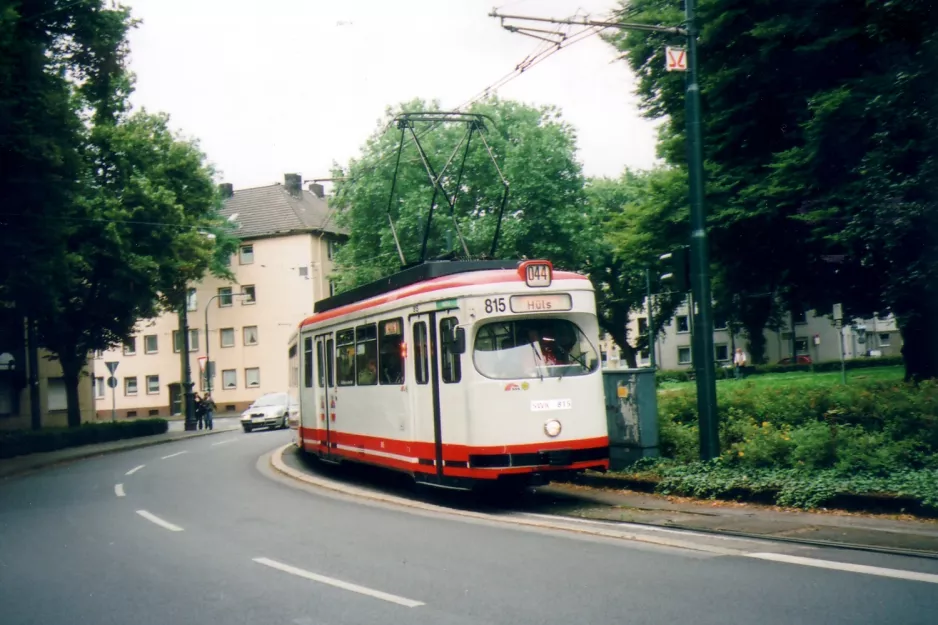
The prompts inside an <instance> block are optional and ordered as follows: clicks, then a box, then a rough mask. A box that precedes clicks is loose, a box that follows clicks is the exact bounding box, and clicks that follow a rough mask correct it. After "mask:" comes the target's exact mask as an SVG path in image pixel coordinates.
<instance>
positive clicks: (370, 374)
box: [358, 358, 378, 386]
mask: <svg viewBox="0 0 938 625" xmlns="http://www.w3.org/2000/svg"><path fill="white" fill-rule="evenodd" d="M377 382H378V367H377V365H375V361H374V359H373V358H371V359H369V360H368V366H366V367H365V368H364V369H360V370H359V371H358V384H359V385H360V386H370V385H372V384H377Z"/></svg>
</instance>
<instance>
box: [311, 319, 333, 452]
mask: <svg viewBox="0 0 938 625" xmlns="http://www.w3.org/2000/svg"><path fill="white" fill-rule="evenodd" d="M334 419H335V343H334V342H333V338H332V334H321V335H319V336H317V337H316V427H315V429H316V432H317V436H316V438H317V439H319V440H320V441H321V442H320V446H319V448H320V450H321V451H322V452H323V453H326V454H328V453H331V450H332V445H331V442H332V441H331V436H330V434H331V432H332V422H333V421H334Z"/></svg>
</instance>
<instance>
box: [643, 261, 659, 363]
mask: <svg viewBox="0 0 938 625" xmlns="http://www.w3.org/2000/svg"><path fill="white" fill-rule="evenodd" d="M645 316H646V317H648V322H647V325H646V327H645V329H646V330H647V331H648V366H649V367H651V368H652V369H655V368H657V367H656V365H655V341H654V338H653V337H654V336H655V331H654V330H653V329H652V323H651V269H650V268H649V267H645Z"/></svg>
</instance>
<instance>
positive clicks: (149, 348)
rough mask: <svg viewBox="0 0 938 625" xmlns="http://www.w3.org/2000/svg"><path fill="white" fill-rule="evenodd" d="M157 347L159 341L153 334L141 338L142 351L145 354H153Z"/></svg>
mask: <svg viewBox="0 0 938 625" xmlns="http://www.w3.org/2000/svg"><path fill="white" fill-rule="evenodd" d="M158 347H159V341H158V340H157V336H156V335H155V334H147V335H146V336H145V337H143V351H144V352H146V353H147V354H155V353H156V352H157V349H158Z"/></svg>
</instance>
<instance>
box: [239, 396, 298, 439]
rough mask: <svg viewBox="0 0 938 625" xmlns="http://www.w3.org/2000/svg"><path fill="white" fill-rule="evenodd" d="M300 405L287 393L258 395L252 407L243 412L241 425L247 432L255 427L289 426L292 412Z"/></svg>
mask: <svg viewBox="0 0 938 625" xmlns="http://www.w3.org/2000/svg"><path fill="white" fill-rule="evenodd" d="M298 408H299V407H298V406H297V404H296V402H295V401H293V400H291V399H290V396H289V395H288V394H286V393H267V394H266V395H261V396H260V397H258V398H257V399H256V400H255V401H254V403H253V404H251V406H250V408H248V409H247V410H245V411H244V412H242V413H241V427H242V428H244V431H245V432H250V431H251V430H253V429H254V428H270V429H271V430H272V429H274V428H283V429H285V428H288V427H290V417H291V414H293V413H295V412H296V411H297V409H298Z"/></svg>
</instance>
